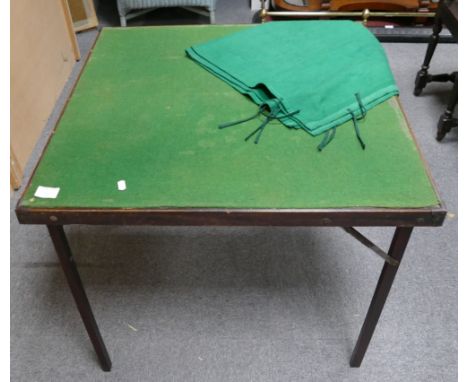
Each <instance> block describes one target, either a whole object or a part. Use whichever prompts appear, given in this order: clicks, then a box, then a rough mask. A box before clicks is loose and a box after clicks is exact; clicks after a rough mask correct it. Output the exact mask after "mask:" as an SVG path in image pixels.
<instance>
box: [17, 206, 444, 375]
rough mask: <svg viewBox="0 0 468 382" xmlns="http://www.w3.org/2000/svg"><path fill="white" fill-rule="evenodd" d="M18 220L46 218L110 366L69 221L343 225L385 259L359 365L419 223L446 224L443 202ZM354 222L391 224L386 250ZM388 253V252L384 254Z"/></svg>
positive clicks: (27, 212) (33, 217)
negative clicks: (429, 205) (71, 242)
mask: <svg viewBox="0 0 468 382" xmlns="http://www.w3.org/2000/svg"><path fill="white" fill-rule="evenodd" d="M16 214H17V217H18V220H19V222H20V223H23V224H44V225H46V226H47V228H48V230H49V234H50V236H51V239H52V242H53V244H54V247H55V250H56V252H57V255H58V258H59V260H60V264H61V266H62V269H63V272H64V273H65V277H66V279H67V282H68V285H69V287H70V290H71V292H72V295H73V297H74V299H75V303H76V305H77V307H78V311H79V312H80V315H81V318H82V320H83V323H84V325H85V327H86V330H87V332H88V335H89V338H90V339H91V342H92V344H93V346H94V349H95V351H96V354H97V356H98V359H99V362H100V364H101V367H102V369H103V370H104V371H110V369H111V360H110V357H109V354H108V352H107V349H106V346H105V344H104V341H103V339H102V336H101V334H100V332H99V328H98V326H97V323H96V320H95V319H94V315H93V312H92V309H91V306H90V304H89V302H88V298H87V296H86V292H85V290H84V288H83V285H82V282H81V279H80V276H79V273H78V270H77V268H76V265H75V262H74V260H73V255H72V252H71V250H70V247H69V245H68V241H67V238H66V235H65V232H64V229H63V226H64V225H68V224H106V225H164V226H298V227H299V226H300V227H304V226H310V227H315V226H328V227H344V228H345V229H346V231H348V232H349V233H350V234H351V235H353V236H354V237H355V238H356V239H358V240H359V241H360V242H362V243H363V244H364V245H366V246H367V247H369V248H370V249H372V250H373V251H374V252H376V253H377V254H379V255H380V256H382V257H384V258H385V259H386V262H385V264H384V266H383V269H382V272H381V275H380V278H379V281H378V283H377V287H376V289H375V292H374V296H373V298H372V301H371V304H370V307H369V310H368V312H367V315H366V318H365V321H364V324H363V326H362V328H361V332H360V334H359V337H358V340H357V343H356V345H355V347H354V351H353V353H352V356H351V360H350V365H351V366H352V367H359V366H360V365H361V362H362V360H363V358H364V355H365V353H366V350H367V347H368V346H369V343H370V340H371V338H372V335H373V333H374V330H375V327H376V325H377V322H378V320H379V317H380V314H381V312H382V310H383V307H384V304H385V301H386V299H387V296H388V294H389V292H390V289H391V286H392V284H393V280H394V278H395V276H396V273H397V271H398V267H399V264H400V261H401V259H402V257H403V254H404V252H405V249H406V245H407V244H408V241H409V239H410V236H411V232H412V230H413V228H414V227H416V226H440V225H442V223H443V221H444V218H445V215H446V211H445V209H444V208H443V206H439V207H434V208H421V209H380V208H366V209H317V210H313V209H312V210H304V209H288V210H284V209H277V210H275V209H251V210H247V209H192V208H178V209H121V210H119V209H39V208H24V207H20V206H18V207H17V209H16ZM353 226H372V227H375V226H393V227H395V233H394V235H393V239H392V242H391V245H390V249H389V251H388V253H385V252H384V251H383V250H381V249H380V248H378V247H377V246H376V245H375V244H373V243H372V242H371V241H370V240H368V239H366V238H365V237H364V236H363V235H361V234H360V233H359V232H357V231H356V230H354V229H352V228H351V227H353ZM385 256H387V257H385Z"/></svg>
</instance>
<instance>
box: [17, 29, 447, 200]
mask: <svg viewBox="0 0 468 382" xmlns="http://www.w3.org/2000/svg"><path fill="white" fill-rule="evenodd" d="M246 27H250V26H184V27H140V28H105V29H104V30H103V31H102V32H101V34H100V36H99V38H98V41H97V43H96V45H95V47H94V49H93V51H92V54H91V56H90V58H89V60H88V62H87V64H86V66H85V69H84V71H83V72H82V75H81V76H80V79H79V81H78V83H77V85H76V88H75V90H74V92H73V94H72V96H71V98H70V99H69V102H68V104H67V106H66V109H65V111H64V113H63V115H62V118H61V120H60V121H59V123H58V125H57V127H56V130H55V132H54V134H53V136H52V138H51V140H50V142H49V144H48V146H47V148H46V149H45V152H44V153H43V156H42V158H41V159H40V161H39V164H38V166H37V168H36V171H35V173H34V174H33V176H32V178H31V180H30V184H29V185H28V187H27V188H26V191H25V193H24V195H23V197H22V198H21V200H20V202H19V204H18V207H19V208H22V209H36V208H42V209H44V208H46V209H55V208H57V209H59V208H72V209H139V208H144V209H152V208H154V209H158V208H168V207H170V208H185V207H187V208H243V209H249V208H254V209H262V208H274V209H312V208H313V209H328V208H356V207H378V208H380V207H383V208H431V207H435V206H439V205H440V201H439V197H438V195H437V192H436V190H435V189H434V186H433V184H432V182H431V179H430V177H429V175H428V172H427V169H426V166H425V164H424V161H423V160H422V158H421V156H420V153H419V150H418V148H417V146H416V144H415V141H414V138H413V136H412V134H411V131H410V129H409V126H408V123H407V121H406V119H405V116H404V113H403V112H402V110H401V107H400V104H399V102H398V100H397V98H392V99H390V100H388V101H387V102H385V103H383V104H381V105H379V106H377V107H375V108H374V109H372V110H370V111H369V112H368V114H367V116H366V118H365V119H364V120H362V121H360V129H361V135H362V136H363V139H364V141H365V142H366V149H365V150H362V149H361V147H360V146H359V143H358V141H357V140H356V137H355V133H354V130H353V127H352V124H351V122H348V123H346V124H344V125H342V126H340V127H338V129H337V132H336V137H335V139H334V140H333V141H332V142H331V143H330V144H329V145H328V146H327V147H326V148H325V149H324V150H323V151H322V152H319V151H317V149H316V147H317V145H318V144H319V142H320V140H321V139H322V137H321V136H319V137H317V138H313V137H311V136H310V135H309V134H307V133H305V132H304V131H302V130H296V129H288V128H286V127H284V126H283V125H281V124H280V123H278V122H272V123H271V124H270V125H268V126H267V128H266V129H265V131H264V133H263V135H262V138H261V140H260V142H259V144H257V145H256V144H254V143H253V142H252V141H248V142H244V138H245V137H246V136H247V135H248V134H249V133H250V132H252V131H253V130H254V129H255V128H256V127H257V126H258V125H259V124H260V123H261V119H260V118H259V119H257V120H254V121H251V122H248V123H245V124H243V125H239V126H234V127H230V128H226V129H223V130H219V129H218V128H217V126H218V125H219V124H221V123H223V122H229V121H234V120H238V119H241V118H244V117H248V116H250V115H252V114H254V113H255V111H256V110H257V106H256V105H255V104H254V103H253V102H252V101H250V100H249V99H247V98H246V97H245V96H243V95H241V94H239V93H238V92H237V91H235V90H234V89H232V88H231V87H230V86H229V85H227V84H226V83H224V82H223V81H221V80H219V79H218V78H216V77H214V76H213V75H212V74H210V73H209V72H207V71H206V70H204V69H203V68H201V67H200V66H199V65H197V64H196V63H194V62H193V61H191V60H190V59H189V58H188V57H187V56H186V54H185V49H186V48H187V47H190V46H191V45H193V44H196V43H201V42H203V41H207V40H210V39H213V38H216V37H221V36H224V35H226V34H229V33H232V32H235V31H238V30H240V29H242V28H246ZM312 37H313V36H311V38H312ZM119 180H125V181H126V185H127V189H126V190H125V191H119V190H118V188H117V182H118V181H119ZM38 186H46V187H60V192H59V194H58V196H57V198H55V199H42V198H38V197H35V196H34V193H35V191H36V189H37V187H38Z"/></svg>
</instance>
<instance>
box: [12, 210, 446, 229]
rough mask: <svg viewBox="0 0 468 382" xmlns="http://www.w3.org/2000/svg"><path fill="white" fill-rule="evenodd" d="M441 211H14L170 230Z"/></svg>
mask: <svg viewBox="0 0 468 382" xmlns="http://www.w3.org/2000/svg"><path fill="white" fill-rule="evenodd" d="M445 215H446V211H445V209H443V208H441V207H432V208H419V209H385V208H369V209H354V208H348V209H227V208H160V209H47V208H44V209H41V208H25V207H18V208H17V209H16V216H17V218H18V221H19V222H20V223H22V224H48V225H66V224H97V225H101V224H102V225H168V226H171V225H173V226H179V225H186V226H191V225H192V226H334V227H343V226H348V227H349V226H401V227H414V226H440V225H442V223H443V221H444V218H445Z"/></svg>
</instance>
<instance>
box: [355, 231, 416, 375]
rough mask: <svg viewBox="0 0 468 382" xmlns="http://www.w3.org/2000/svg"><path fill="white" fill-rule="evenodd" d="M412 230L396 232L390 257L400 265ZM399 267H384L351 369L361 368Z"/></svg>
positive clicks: (389, 253)
mask: <svg viewBox="0 0 468 382" xmlns="http://www.w3.org/2000/svg"><path fill="white" fill-rule="evenodd" d="M412 230H413V227H397V228H396V230H395V234H394V235H393V240H392V244H391V245H390V250H389V252H388V255H389V256H390V257H392V258H393V259H394V260H396V261H397V262H398V263H400V261H401V258H402V257H403V254H404V252H405V249H406V245H407V244H408V241H409V238H410V236H411V232H412ZM398 267H399V264H397V265H390V264H389V263H388V262H386V263H385V265H384V266H383V269H382V273H381V274H380V278H379V281H378V283H377V288H376V289H375V292H374V296H373V297H372V301H371V304H370V306H369V310H368V312H367V315H366V319H365V321H364V324H363V325H362V328H361V332H360V333H359V337H358V340H357V342H356V345H355V347H354V351H353V354H352V355H351V360H350V363H349V364H350V366H351V367H359V366H361V362H362V360H363V358H364V355H365V354H366V350H367V347H368V346H369V343H370V340H371V339H372V335H373V334H374V330H375V327H376V326H377V322H378V321H379V317H380V314H381V313H382V310H383V307H384V305H385V301H386V300H387V296H388V294H389V292H390V288H391V287H392V284H393V280H394V279H395V275H396V273H397V271H398Z"/></svg>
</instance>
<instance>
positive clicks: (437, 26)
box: [413, 15, 442, 96]
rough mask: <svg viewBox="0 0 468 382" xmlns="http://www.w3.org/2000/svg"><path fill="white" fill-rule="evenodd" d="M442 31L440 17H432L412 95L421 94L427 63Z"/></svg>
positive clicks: (426, 75) (425, 79)
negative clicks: (427, 41) (429, 37)
mask: <svg viewBox="0 0 468 382" xmlns="http://www.w3.org/2000/svg"><path fill="white" fill-rule="evenodd" d="M441 31H442V18H441V17H439V15H437V16H436V17H435V19H434V26H433V28H432V35H431V39H430V41H429V45H428V47H427V50H426V55H425V56H424V62H423V64H422V67H421V69H420V70H419V72H418V73H417V74H416V80H415V86H414V91H413V93H414V95H415V96H418V95H420V94H421V92H422V90H423V89H424V88H425V86H426V85H427V83H428V82H429V81H428V70H429V64H430V62H431V59H432V56H433V55H434V51H435V49H436V46H437V43H438V42H439V34H440V32H441Z"/></svg>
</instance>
